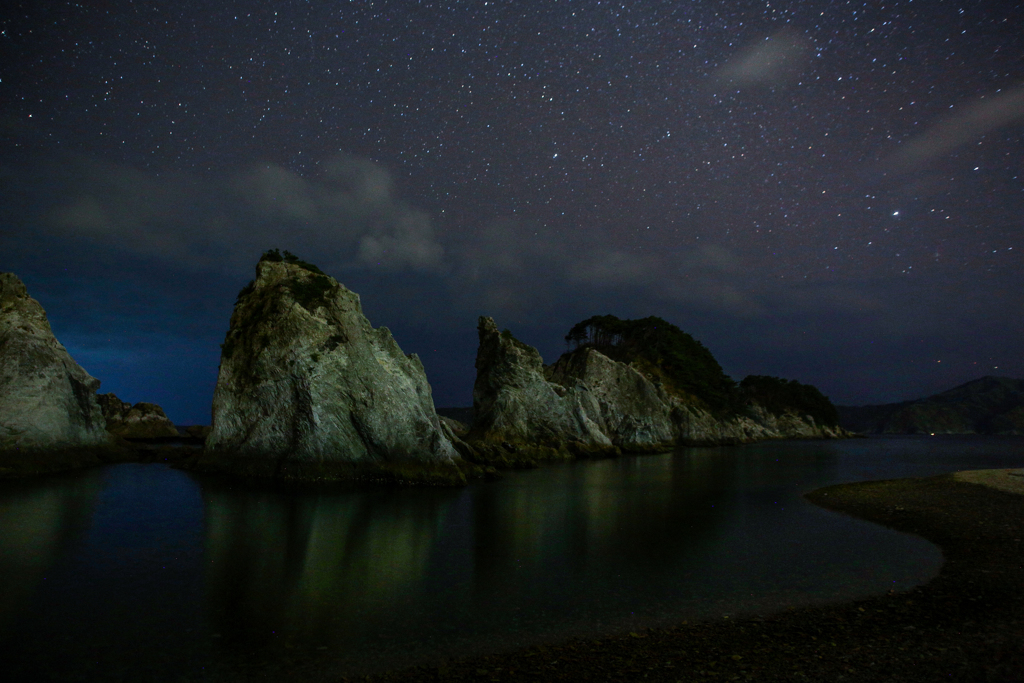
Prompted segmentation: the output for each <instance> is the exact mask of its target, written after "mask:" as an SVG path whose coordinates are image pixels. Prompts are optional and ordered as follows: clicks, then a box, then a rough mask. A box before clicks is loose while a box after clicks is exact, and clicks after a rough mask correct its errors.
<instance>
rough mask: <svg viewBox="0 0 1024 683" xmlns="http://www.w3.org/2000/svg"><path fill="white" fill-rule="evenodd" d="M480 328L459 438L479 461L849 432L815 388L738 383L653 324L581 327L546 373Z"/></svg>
mask: <svg viewBox="0 0 1024 683" xmlns="http://www.w3.org/2000/svg"><path fill="white" fill-rule="evenodd" d="M478 332H479V336H480V346H479V349H478V351H477V359H476V370H477V378H476V384H475V385H474V388H473V410H474V422H473V427H472V428H471V429H470V431H469V433H468V434H467V435H466V436H465V443H463V442H461V441H456V442H455V443H456V447H457V448H459V449H460V451H461V452H463V454H464V455H465V457H466V458H467V459H469V460H471V461H473V462H476V463H484V464H492V465H498V466H502V467H508V466H526V465H532V464H534V463H536V462H538V461H542V460H552V459H564V458H572V457H592V456H597V455H615V454H619V453H623V452H629V453H644V452H656V451H666V450H671V449H672V448H675V447H676V446H695V445H723V444H735V443H746V442H750V441H759V440H763V439H787V438H841V437H843V436H845V435H846V434H845V432H844V431H843V430H842V429H841V428H839V427H838V424H837V420H838V418H837V417H836V416H834V415H833V414H834V412H835V409H834V407H833V406H832V405H831V403H830V402H829V401H828V399H827V398H825V397H824V396H822V395H821V394H820V392H818V391H817V389H815V388H814V387H811V386H809V385H801V384H799V383H797V382H787V381H785V380H780V379H778V378H773V377H759V376H753V377H748V378H747V379H745V380H744V381H743V382H742V383H741V384H740V385H739V386H738V387H737V386H736V385H735V382H733V381H732V380H731V379H729V378H728V377H727V376H726V375H725V374H724V372H722V369H721V367H720V366H719V365H718V362H717V361H715V359H714V357H713V356H711V353H710V352H709V351H708V350H707V349H705V348H704V347H703V345H701V344H700V343H699V342H697V341H696V340H694V339H693V338H692V337H690V336H689V335H687V334H685V333H684V332H682V331H681V330H679V329H678V328H676V327H675V326H674V325H671V324H669V323H667V322H665V321H663V320H661V319H660V318H646V319H643V320H639V321H630V320H619V319H617V318H614V317H613V316H600V317H595V318H592V319H590V320H587V321H584V322H583V323H580V324H579V325H577V326H576V327H574V328H573V330H572V331H570V333H569V335H568V336H567V337H566V340H567V341H568V342H572V341H576V342H577V343H578V346H577V348H576V349H574V350H572V351H569V352H567V353H565V354H564V355H563V356H562V357H561V358H559V359H558V361H556V362H555V363H554V364H552V365H549V366H545V365H544V364H543V360H542V359H541V356H540V353H538V351H537V349H535V348H533V347H532V346H529V345H527V344H524V343H522V342H521V341H519V340H518V339H516V338H515V337H514V336H513V335H512V333H511V332H509V331H508V330H505V331H502V332H499V331H498V327H497V325H496V324H495V322H494V320H493V319H491V318H486V317H482V318H480V321H479V326H478ZM579 342H585V343H582V344H580V343H579ZM609 354H610V355H609ZM611 356H616V357H618V358H621V360H617V359H616V358H613V357H611ZM811 413H817V414H818V416H819V417H818V418H817V419H816V418H815V417H814V416H813V415H812V414H811ZM823 415H824V419H822V416H823Z"/></svg>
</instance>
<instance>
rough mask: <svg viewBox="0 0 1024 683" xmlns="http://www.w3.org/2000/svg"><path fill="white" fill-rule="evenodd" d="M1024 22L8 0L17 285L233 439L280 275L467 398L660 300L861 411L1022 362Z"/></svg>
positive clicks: (60, 325)
mask: <svg viewBox="0 0 1024 683" xmlns="http://www.w3.org/2000/svg"><path fill="white" fill-rule="evenodd" d="M1022 27H1024V5H1022V4H1020V3H1008V2H986V1H984V0H982V1H978V2H949V1H946V0H928V1H924V0H917V1H916V2H913V1H911V0H894V1H892V2H884V1H883V2H846V1H845V0H843V1H837V0H808V1H802V2H786V1H782V0H778V1H772V2H765V1H762V2H747V1H744V0H739V1H736V0H733V1H729V2H711V1H686V0H672V1H668V0H643V1H640V0H636V1H630V2H625V1H618V2H608V1H604V0H587V1H582V0H543V1H541V0H515V1H514V2H512V1H482V0H473V1H468V0H467V1H461V2H460V1H441V0H437V1H428V0H424V1H416V0H402V1H382V0H374V1H370V0H352V1H348V2H341V1H338V2H305V1H297V0H280V1H277V2H265V1H261V0H247V1H246V2H230V1H225V0H205V1H204V2H201V3H200V2H193V1H191V0H175V1H174V2H163V1H153V2H131V1H130V0H105V1H103V2H82V3H68V2H48V1H45V0H33V1H31V2H13V3H5V4H4V9H3V10H0V129H2V137H0V270H2V271H13V272H15V273H16V274H17V275H18V276H19V277H21V278H22V280H24V281H25V283H26V285H27V286H28V288H29V292H30V294H31V295H33V296H34V297H35V298H37V299H38V300H39V301H40V302H41V303H42V304H43V306H44V308H45V309H46V310H47V313H48V315H49V318H50V322H51V326H52V327H53V329H54V332H55V333H56V335H57V337H58V339H60V341H61V342H63V343H64V344H65V346H67V348H68V350H69V351H70V352H71V354H72V356H73V357H74V358H75V359H76V360H77V361H78V362H79V363H80V364H81V365H82V366H83V367H84V368H85V369H86V370H87V371H88V372H90V373H91V374H93V375H94V376H96V377H97V378H99V379H100V380H101V381H102V383H103V385H102V388H101V391H113V392H115V393H117V394H118V396H119V397H120V398H122V399H123V400H127V401H131V402H136V401H152V402H156V403H159V404H161V405H162V406H163V407H164V408H165V410H166V411H167V413H168V415H169V416H170V417H171V418H172V419H173V420H174V421H175V422H177V423H179V424H203V423H209V419H210V401H211V398H212V393H213V387H214V384H215V381H216V373H217V364H218V361H219V355H220V349H219V344H220V343H221V342H222V341H223V339H224V334H225V332H226V331H227V326H228V319H229V317H230V314H231V309H232V306H233V303H234V298H235V294H236V293H237V291H238V290H239V289H240V288H241V287H242V286H244V285H245V284H246V282H248V281H249V280H250V279H251V277H252V270H253V266H254V264H255V262H256V260H257V259H258V258H259V255H260V254H261V253H262V252H263V251H265V250H266V249H269V248H281V249H288V250H290V251H292V252H294V253H296V254H298V255H299V256H300V257H301V258H303V259H306V260H308V261H312V262H313V263H316V264H317V265H319V266H320V267H321V268H322V269H323V270H324V271H326V272H327V273H328V274H330V275H333V276H334V277H336V278H337V279H338V280H339V281H341V282H342V283H343V284H345V285H346V286H348V287H349V288H350V289H353V290H354V291H356V292H358V293H359V294H360V295H361V297H362V301H363V307H364V311H365V312H366V314H367V316H368V317H369V318H370V321H371V323H372V324H373V325H374V326H379V325H387V326H388V327H389V328H390V329H391V330H392V332H393V333H394V335H395V337H396V339H397V340H398V342H399V344H400V345H401V346H402V348H403V349H404V350H405V351H406V352H407V353H413V352H414V353H417V354H419V355H420V357H421V358H422V360H423V362H424V365H425V366H426V369H427V374H428V377H429V379H430V381H431V384H432V386H433V390H434V397H435V402H436V404H437V405H438V406H448V405H469V404H470V403H471V402H472V384H473V379H474V376H475V370H474V369H473V360H474V357H475V352H476V341H477V340H476V319H477V317H478V316H479V315H490V316H493V317H494V318H495V319H496V321H497V323H498V325H499V327H502V328H504V327H507V328H509V329H511V330H512V331H513V333H515V334H516V335H517V336H518V337H519V338H520V339H522V340H524V341H526V342H527V343H530V344H533V345H535V346H537V347H538V349H539V350H540V351H541V353H542V354H543V355H544V358H545V360H546V361H547V362H551V361H553V360H554V359H555V358H556V357H557V356H558V354H559V353H561V352H562V351H563V350H564V346H565V345H564V341H563V336H564V335H565V333H566V332H567V331H568V329H569V327H571V326H572V324H573V323H575V322H577V321H579V320H581V319H583V318H586V317H589V316H591V315H596V314H605V313H611V314H614V315H618V316H619V317H644V316H648V315H658V316H661V317H663V318H665V319H667V320H669V321H670V322H673V323H675V324H676V325H678V326H679V327H681V328H682V329H683V330H685V331H687V332H689V333H691V334H692V335H694V336H695V337H696V338H697V339H699V340H700V341H702V342H703V343H704V344H705V346H707V347H708V348H709V349H710V350H711V351H712V353H714V355H715V356H716V358H718V360H719V361H720V362H721V364H722V366H723V368H724V369H725V371H726V372H727V373H729V374H730V375H732V376H733V377H734V378H736V379H737V380H739V379H741V378H742V377H744V376H745V375H747V374H770V375H777V376H782V377H787V378H793V379H797V380H800V381H802V382H808V383H812V384H814V385H816V386H818V387H819V388H820V389H821V390H822V391H824V392H825V393H826V394H827V395H828V396H830V397H831V398H832V399H833V401H834V402H836V403H838V404H844V405H860V404H866V403H882V402H889V401H896V400H905V399H909V398H916V397H919V396H924V395H927V394H931V393H935V392H937V391H940V390H944V389H947V388H951V387H952V386H955V385H957V384H960V383H962V382H965V381H969V380H971V379H975V378H977V377H980V376H983V375H987V374H995V375H1003V376H1012V377H1024V359H1022V357H1021V352H1020V349H1021V348H1024V316H1022V310H1024V306H1022V304H1024V260H1022V255H1024V254H1022V252H1024V239H1022V237H1024V30H1022Z"/></svg>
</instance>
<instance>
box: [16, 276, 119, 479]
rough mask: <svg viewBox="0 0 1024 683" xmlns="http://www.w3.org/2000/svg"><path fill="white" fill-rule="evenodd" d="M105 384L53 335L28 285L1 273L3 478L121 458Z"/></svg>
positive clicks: (43, 312)
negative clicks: (103, 395)
mask: <svg viewBox="0 0 1024 683" xmlns="http://www.w3.org/2000/svg"><path fill="white" fill-rule="evenodd" d="M99 386H100V382H99V380H98V379H96V378H95V377H92V376H90V375H89V373H87V372H86V371H85V370H83V369H82V368H81V367H80V366H79V365H78V363H76V362H75V361H74V360H73V359H72V358H71V356H70V355H69V354H68V352H67V349H65V348H64V346H63V345H62V344H61V343H60V342H58V341H57V339H56V338H55V337H54V336H53V331H52V330H51V329H50V323H49V321H48V320H47V318H46V312H45V311H43V307H42V306H40V305H39V302H38V301H36V300H35V299H33V298H31V297H30V296H29V295H28V291H27V290H26V289H25V285H24V284H23V283H22V282H21V280H19V279H18V277H17V276H16V275H14V274H13V273H0V476H18V475H24V474H33V473H37V472H52V471H57V470H62V469H69V468H73V467H81V466H84V465H90V464H96V463H99V462H101V461H102V460H103V459H104V458H116V457H121V456H122V455H123V452H122V450H121V449H120V447H119V446H118V442H117V440H116V439H115V438H114V437H112V436H111V435H110V434H109V433H108V432H107V430H106V429H105V421H104V419H103V412H102V411H101V410H100V406H99V403H98V402H97V401H96V390H97V389H98V388H99Z"/></svg>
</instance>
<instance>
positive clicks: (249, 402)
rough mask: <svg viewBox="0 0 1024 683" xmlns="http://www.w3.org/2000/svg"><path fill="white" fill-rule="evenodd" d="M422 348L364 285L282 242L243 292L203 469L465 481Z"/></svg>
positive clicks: (295, 476) (312, 477)
mask: <svg viewBox="0 0 1024 683" xmlns="http://www.w3.org/2000/svg"><path fill="white" fill-rule="evenodd" d="M460 464H462V461H461V458H460V457H459V455H458V454H457V453H456V451H455V450H454V449H453V447H452V444H451V442H450V441H449V440H448V438H447V437H446V436H445V434H444V432H443V431H442V428H441V426H440V423H439V421H438V417H437V413H436V412H435V410H434V403H433V399H432V397H431V392H430V385H429V384H428V383H427V377H426V373H425V372H424V371H423V365H422V363H421V362H420V360H419V358H418V357H417V356H416V355H415V354H413V355H408V356H407V355H405V354H404V353H402V350H401V349H400V348H399V347H398V344H397V343H396V342H395V340H394V338H393V337H392V336H391V333H390V332H389V331H388V329H387V328H386V327H380V328H378V329H374V328H373V327H371V326H370V322H369V321H368V320H367V319H366V316H364V315H363V312H362V306H361V305H360V301H359V295H358V294H356V293H355V292H352V291H350V290H348V289H347V288H346V287H344V286H343V285H341V284H339V283H338V282H337V280H335V279H334V278H332V277H329V276H327V275H325V274H324V273H323V272H321V271H320V269H319V268H317V267H316V266H314V265H312V264H310V263H306V262H304V261H300V260H299V259H298V258H296V257H294V256H293V255H291V254H289V253H288V252H284V255H281V254H280V253H279V252H278V251H277V250H271V251H268V252H267V253H265V254H264V255H263V257H262V258H261V259H260V261H259V263H258V264H257V265H256V279H255V280H253V281H252V282H250V283H249V284H248V285H247V286H246V287H245V288H244V289H243V290H242V291H241V292H240V293H239V295H238V300H237V302H236V304H235V310H234V313H233V314H232V316H231V324H230V328H229V330H228V333H227V336H226V338H225V340H224V344H223V345H222V352H221V362H220V371H219V374H218V377H217V386H216V389H215V390H214V395H213V425H212V431H211V432H210V435H209V437H208V438H207V440H206V450H205V452H204V453H203V454H202V455H201V456H200V457H199V458H198V459H197V460H196V461H195V463H194V466H196V467H197V468H199V469H204V470H210V471H219V472H227V473H234V474H240V475H243V476H257V477H273V478H279V479H290V480H303V481H330V480H339V479H362V480H374V481H402V482H417V483H429V484H464V483H465V481H466V479H465V476H464V474H463V472H462V470H461V469H460V467H459V465H460Z"/></svg>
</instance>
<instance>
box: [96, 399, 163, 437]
mask: <svg viewBox="0 0 1024 683" xmlns="http://www.w3.org/2000/svg"><path fill="white" fill-rule="evenodd" d="M96 398H97V400H98V401H99V404H100V408H101V409H102V410H103V418H104V419H105V420H106V423H107V431H108V432H110V433H111V434H116V435H117V436H120V437H121V438H124V439H158V438H161V437H176V436H178V429H177V427H175V426H174V423H173V422H171V421H170V419H169V418H168V417H167V415H166V414H165V413H164V409H163V408H161V407H160V406H158V405H157V404H155V403H146V402H144V401H140V402H139V403H136V404H135V405H132V404H131V403H126V402H125V401H122V400H121V399H119V398H118V397H117V396H116V395H115V394H99V395H98V396H97V397H96Z"/></svg>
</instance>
